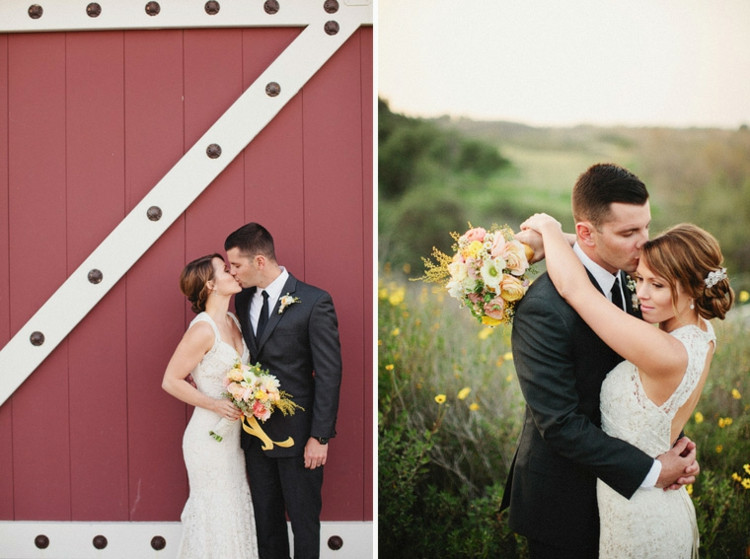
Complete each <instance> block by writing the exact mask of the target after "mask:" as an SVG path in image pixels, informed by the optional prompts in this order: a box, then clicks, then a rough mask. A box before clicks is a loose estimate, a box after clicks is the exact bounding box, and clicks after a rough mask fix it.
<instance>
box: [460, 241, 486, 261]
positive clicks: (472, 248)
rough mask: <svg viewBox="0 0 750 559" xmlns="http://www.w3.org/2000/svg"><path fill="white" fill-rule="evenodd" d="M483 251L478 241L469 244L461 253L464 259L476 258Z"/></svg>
mask: <svg viewBox="0 0 750 559" xmlns="http://www.w3.org/2000/svg"><path fill="white" fill-rule="evenodd" d="M483 250H484V245H483V244H482V243H480V242H479V241H472V242H470V243H469V244H468V245H467V246H466V247H465V248H464V249H463V251H461V252H462V254H463V256H464V258H476V257H477V255H478V254H479V253H480V252H482V251H483Z"/></svg>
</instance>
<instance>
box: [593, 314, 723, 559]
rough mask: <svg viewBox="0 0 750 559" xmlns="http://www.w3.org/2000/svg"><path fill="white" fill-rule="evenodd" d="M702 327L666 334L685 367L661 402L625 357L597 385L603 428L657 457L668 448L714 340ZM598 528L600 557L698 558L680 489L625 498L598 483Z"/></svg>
mask: <svg viewBox="0 0 750 559" xmlns="http://www.w3.org/2000/svg"><path fill="white" fill-rule="evenodd" d="M704 324H705V325H706V328H707V331H706V332H704V331H703V330H701V329H700V328H699V327H697V326H694V325H691V326H683V327H681V328H677V329H676V330H673V331H672V332H671V334H672V335H673V336H674V337H675V338H677V339H678V340H680V341H681V342H682V343H683V344H684V345H685V348H686V350H687V354H688V366H687V370H686V371H685V376H684V377H683V379H682V382H681V383H680V385H679V386H678V387H677V389H676V390H675V391H674V393H673V394H672V395H671V396H670V397H669V399H668V400H667V401H666V402H664V404H662V405H661V406H657V405H656V404H654V403H653V402H652V401H651V400H649V399H648V397H647V396H646V393H645V392H644V389H643V385H642V384H641V380H640V376H639V374H638V370H637V369H636V367H635V366H634V365H633V364H632V363H630V362H628V361H624V362H622V363H620V364H619V365H618V366H617V367H615V368H614V369H612V371H611V372H610V373H609V374H608V375H607V378H606V379H605V380H604V383H603V384H602V391H601V412H602V429H603V430H604V432H606V433H607V434H609V435H612V436H613V437H617V438H619V439H622V440H625V441H628V442H629V443H630V444H632V445H634V446H636V447H638V448H640V449H641V450H643V451H644V452H645V453H646V454H648V455H650V456H653V457H656V456H658V455H659V454H662V453H663V452H666V451H668V450H669V449H670V448H671V447H672V444H673V441H672V440H671V430H672V419H673V418H674V416H675V414H676V413H677V411H678V410H679V409H680V407H681V406H682V405H683V404H684V403H685V402H686V401H687V399H688V398H689V397H690V395H691V394H692V393H693V391H694V390H695V388H696V386H697V385H698V383H699V381H700V378H701V374H702V372H703V369H704V367H705V362H706V357H707V354H708V351H709V350H710V349H711V346H710V343H709V342H712V341H713V342H714V344H715V343H716V337H715V335H714V331H713V328H712V327H711V324H710V323H708V322H705V321H704ZM597 499H598V502H599V519H600V521H601V532H600V536H599V558H600V559H610V558H611V559H614V558H617V559H625V558H633V559H643V558H644V557H648V558H650V559H682V558H690V557H697V551H698V529H697V525H696V519H695V508H694V507H693V503H692V501H691V499H690V496H689V495H688V494H687V491H686V489H685V488H684V487H682V488H681V489H679V490H676V491H675V490H670V491H663V490H661V489H656V488H653V489H642V488H641V489H638V490H637V491H636V492H635V495H633V497H632V498H631V499H629V500H628V499H625V498H624V497H623V496H622V495H620V494H619V493H616V492H615V491H614V490H612V489H611V488H610V487H609V486H608V485H606V484H605V483H604V482H602V481H601V480H598V481H597Z"/></svg>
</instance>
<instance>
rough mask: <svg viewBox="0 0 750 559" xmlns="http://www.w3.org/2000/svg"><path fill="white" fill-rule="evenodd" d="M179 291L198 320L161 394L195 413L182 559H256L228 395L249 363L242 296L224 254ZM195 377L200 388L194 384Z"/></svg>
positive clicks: (199, 268) (188, 433)
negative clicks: (226, 427)
mask: <svg viewBox="0 0 750 559" xmlns="http://www.w3.org/2000/svg"><path fill="white" fill-rule="evenodd" d="M180 289H181V290H182V292H183V293H184V294H185V296H186V297H187V298H188V300H189V301H190V302H191V303H192V304H193V311H194V312H196V313H199V314H198V316H196V317H195V318H194V319H193V321H192V322H191V323H190V327H189V328H188V330H187V331H186V332H185V335H184V336H183V338H182V340H181V341H180V343H179V345H178V346H177V349H175V352H174V354H173V355H172V358H171V359H170V361H169V364H168V365H167V369H166V371H165V373H164V380H163V381H162V387H163V388H164V390H166V391H167V392H168V393H169V394H171V395H172V396H174V397H175V398H178V399H180V400H182V401H183V402H185V403H187V404H190V405H192V406H195V410H194V411H193V415H192V417H191V419H190V422H189V423H188V426H187V428H186V429H185V434H184V436H183V439H182V451H183V455H184V458H185V466H186V467H187V472H188V480H189V482H190V496H189V497H188V500H187V502H186V503H185V508H184V509H183V511H182V516H181V521H182V540H181V542H180V546H179V550H178V552H177V556H178V557H179V558H181V559H188V558H192V559H207V558H212V557H214V558H217V559H219V558H221V559H224V558H232V559H256V558H257V557H258V550H257V539H256V533H255V517H254V515H253V509H252V502H251V497H250V489H249V487H248V483H247V477H246V473H245V455H244V453H243V452H242V449H241V448H240V427H241V425H240V421H236V420H237V419H239V417H240V411H239V410H238V409H237V408H236V407H235V406H234V405H233V404H232V403H231V402H230V401H229V400H228V399H227V398H226V397H224V396H222V393H223V392H224V391H225V387H226V375H227V371H228V370H229V369H230V368H231V367H232V365H233V364H234V363H235V361H236V360H238V359H241V360H242V362H243V363H247V362H248V360H249V357H250V355H249V352H248V349H247V346H246V345H245V342H244V340H243V338H242V334H241V332H240V325H239V322H238V321H237V318H236V317H235V316H234V315H233V314H232V313H230V312H229V310H228V309H229V300H230V298H231V297H232V295H233V294H235V293H238V292H239V291H240V290H241V287H240V285H239V284H238V283H237V281H236V280H235V279H234V277H232V275H231V274H229V271H228V269H227V267H226V264H225V263H224V260H223V258H222V257H221V256H220V255H219V254H213V255H210V256H204V257H202V258H199V259H197V260H194V261H193V262H190V263H189V264H188V265H187V266H186V267H185V269H184V270H183V272H182V275H181V276H180ZM189 376H192V379H193V381H194V383H195V386H193V384H192V383H190V382H189V381H188V377H189ZM222 418H224V419H229V420H235V422H234V424H233V426H232V430H231V431H230V432H229V433H228V434H226V436H224V438H223V440H222V441H221V442H219V441H217V440H215V439H214V438H213V437H212V436H211V435H210V432H211V430H212V429H213V428H214V427H216V425H217V424H218V423H219V422H220V421H221V420H222Z"/></svg>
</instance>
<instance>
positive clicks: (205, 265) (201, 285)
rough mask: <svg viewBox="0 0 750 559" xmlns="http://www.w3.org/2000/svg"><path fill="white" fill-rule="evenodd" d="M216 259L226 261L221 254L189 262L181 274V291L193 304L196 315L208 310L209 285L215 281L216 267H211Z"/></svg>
mask: <svg viewBox="0 0 750 559" xmlns="http://www.w3.org/2000/svg"><path fill="white" fill-rule="evenodd" d="M214 258H221V260H222V262H223V261H224V257H222V256H221V254H209V255H208V256H201V257H200V258H196V259H195V260H193V261H192V262H189V263H188V264H187V266H185V269H184V270H182V273H181V274H180V291H182V293H183V295H185V297H187V299H188V301H190V302H191V303H192V309H193V312H194V313H195V314H198V313H200V312H203V311H205V310H206V300H207V299H208V296H209V294H210V289H209V288H208V285H207V284H208V282H209V281H211V280H212V279H214V267H213V266H212V265H211V260H213V259H214Z"/></svg>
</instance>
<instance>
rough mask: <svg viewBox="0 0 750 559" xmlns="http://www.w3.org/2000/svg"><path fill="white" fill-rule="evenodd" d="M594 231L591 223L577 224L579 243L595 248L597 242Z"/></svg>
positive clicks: (581, 222)
mask: <svg viewBox="0 0 750 559" xmlns="http://www.w3.org/2000/svg"><path fill="white" fill-rule="evenodd" d="M595 231H596V229H594V226H593V224H592V223H591V222H590V221H579V222H578V223H576V236H577V237H578V242H580V243H583V244H585V245H588V246H595V245H596V241H595V240H594V232H595Z"/></svg>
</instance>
